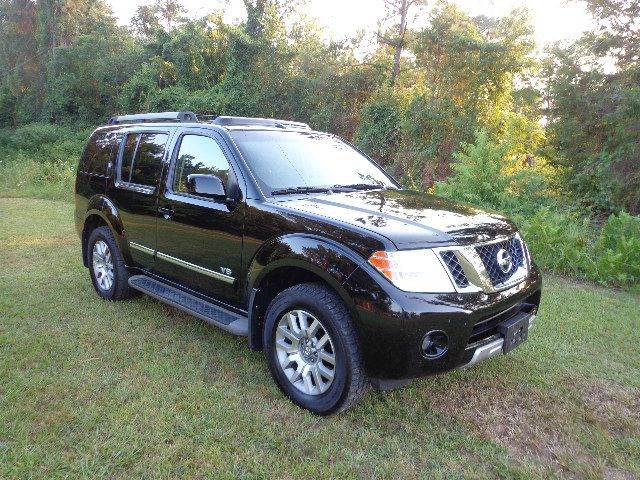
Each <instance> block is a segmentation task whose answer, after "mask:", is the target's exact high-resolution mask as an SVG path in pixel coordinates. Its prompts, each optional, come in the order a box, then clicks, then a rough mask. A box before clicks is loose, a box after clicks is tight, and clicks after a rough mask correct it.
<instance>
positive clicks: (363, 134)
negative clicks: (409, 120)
mask: <svg viewBox="0 0 640 480" xmlns="http://www.w3.org/2000/svg"><path fill="white" fill-rule="evenodd" d="M402 114H403V112H402V106H401V102H400V99H399V98H397V96H396V95H395V94H394V92H393V90H392V89H390V88H384V89H381V90H380V91H378V92H376V93H375V94H374V95H372V96H371V98H370V99H369V100H368V101H367V102H365V104H364V105H363V107H362V110H361V111H360V123H359V125H358V130H357V132H356V135H355V139H354V140H355V144H356V145H357V146H358V147H360V148H361V149H362V150H363V151H364V152H366V153H367V154H369V155H370V156H372V157H373V158H375V159H376V160H378V161H380V162H381V163H382V164H384V165H389V164H391V163H392V162H393V159H394V157H395V155H396V153H397V149H398V146H399V142H400V122H401V118H402Z"/></svg>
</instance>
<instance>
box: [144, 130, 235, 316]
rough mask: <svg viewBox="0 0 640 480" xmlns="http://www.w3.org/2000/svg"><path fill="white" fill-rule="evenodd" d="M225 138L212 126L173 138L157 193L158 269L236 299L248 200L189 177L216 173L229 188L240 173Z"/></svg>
mask: <svg viewBox="0 0 640 480" xmlns="http://www.w3.org/2000/svg"><path fill="white" fill-rule="evenodd" d="M229 158H230V155H229V152H228V150H227V148H226V146H225V144H224V142H223V141H222V139H221V138H220V137H219V136H218V135H217V134H216V133H215V132H212V131H210V130H204V129H196V128H194V129H185V130H183V131H182V132H181V133H180V134H179V137H178V139H177V141H176V143H175V148H174V152H173V155H172V158H171V164H170V169H169V172H168V175H167V176H166V183H165V184H164V188H163V190H162V191H161V192H160V195H159V198H158V213H159V214H158V223H157V243H156V244H157V255H156V264H155V267H154V270H156V271H157V272H158V273H159V274H161V275H162V276H165V277H167V278H169V279H170V280H174V281H176V282H178V283H180V284H182V285H184V286H185V287H187V288H190V289H194V290H197V291H200V292H202V293H204V294H206V295H208V296H213V297H216V298H218V299H221V300H223V301H224V302H225V303H228V304H231V305H237V304H238V301H239V288H240V285H239V282H238V277H239V275H240V267H241V254H242V227H243V220H244V204H243V203H242V202H238V203H237V204H236V205H232V204H230V203H229V202H227V201H225V198H209V197H205V196H201V195H198V194H195V193H194V192H193V191H192V189H191V188H190V187H189V182H188V179H187V177H188V176H189V175H191V174H205V175H215V176H217V177H218V178H220V180H222V184H223V185H224V186H225V188H226V191H227V192H229V191H231V190H232V189H234V190H235V189H237V188H238V183H237V182H238V180H237V179H238V178H241V177H240V176H237V175H236V172H234V169H233V168H232V166H231V163H230V161H229Z"/></svg>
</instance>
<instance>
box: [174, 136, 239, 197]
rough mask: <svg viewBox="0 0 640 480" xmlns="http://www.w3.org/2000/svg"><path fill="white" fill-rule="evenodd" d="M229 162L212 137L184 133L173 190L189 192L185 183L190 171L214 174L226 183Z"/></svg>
mask: <svg viewBox="0 0 640 480" xmlns="http://www.w3.org/2000/svg"><path fill="white" fill-rule="evenodd" d="M229 169H230V167H229V162H227V159H226V157H225V156H224V153H223V152H222V149H221V148H220V146H219V145H218V142H216V141H215V140H214V139H213V138H210V137H204V136H202V135H185V136H184V137H182V141H181V142H180V150H179V151H178V160H177V161H176V170H175V173H174V175H173V190H174V191H175V192H181V193H189V191H188V189H187V186H186V183H187V177H188V176H189V175H191V174H192V173H204V174H207V175H215V176H216V177H218V178H219V179H220V180H222V184H223V185H226V184H227V180H228V178H229Z"/></svg>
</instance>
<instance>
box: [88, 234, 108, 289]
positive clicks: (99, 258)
mask: <svg viewBox="0 0 640 480" xmlns="http://www.w3.org/2000/svg"><path fill="white" fill-rule="evenodd" d="M91 258H92V264H93V274H94V276H95V278H96V282H97V283H98V286H99V287H100V290H102V291H104V292H107V291H109V290H110V289H111V287H112V286H113V260H112V259H111V250H109V246H108V245H107V243H106V242H105V241H104V240H98V241H97V242H96V243H95V244H94V245H93V251H92V254H91Z"/></svg>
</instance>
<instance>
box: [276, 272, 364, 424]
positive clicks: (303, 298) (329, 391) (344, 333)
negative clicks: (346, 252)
mask: <svg viewBox="0 0 640 480" xmlns="http://www.w3.org/2000/svg"><path fill="white" fill-rule="evenodd" d="M264 345H265V353H266V356H267V362H268V364H269V370H270V371H271V375H272V376H273V378H274V380H275V381H276V383H277V385H278V387H279V388H280V389H281V390H282V391H283V392H284V393H285V395H287V396H288V397H289V398H290V399H291V401H293V403H295V404H296V405H298V406H300V407H302V408H305V409H307V410H310V411H312V412H314V413H316V414H319V415H330V414H332V413H337V412H339V411H342V410H346V409H347V408H349V407H350V406H351V405H353V404H354V403H356V402H357V401H358V400H359V399H360V398H361V397H362V395H364V393H365V392H366V391H367V388H368V386H369V382H368V379H367V377H366V375H365V372H364V368H363V365H362V359H361V356H360V350H359V346H358V341H357V338H356V334H355V330H354V328H353V325H352V322H351V318H350V317H349V313H348V311H347V309H346V307H345V305H344V304H343V303H342V301H341V300H340V298H339V297H338V296H337V295H336V294H335V293H334V292H333V291H332V290H330V289H328V288H327V287H325V286H323V285H319V284H315V283H308V284H302V285H296V286H293V287H291V288H288V289H286V290H284V291H283V292H281V293H280V294H279V295H278V296H276V298H275V299H274V300H273V301H272V302H271V304H270V305H269V307H268V308H267V312H266V315H265V328H264Z"/></svg>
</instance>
